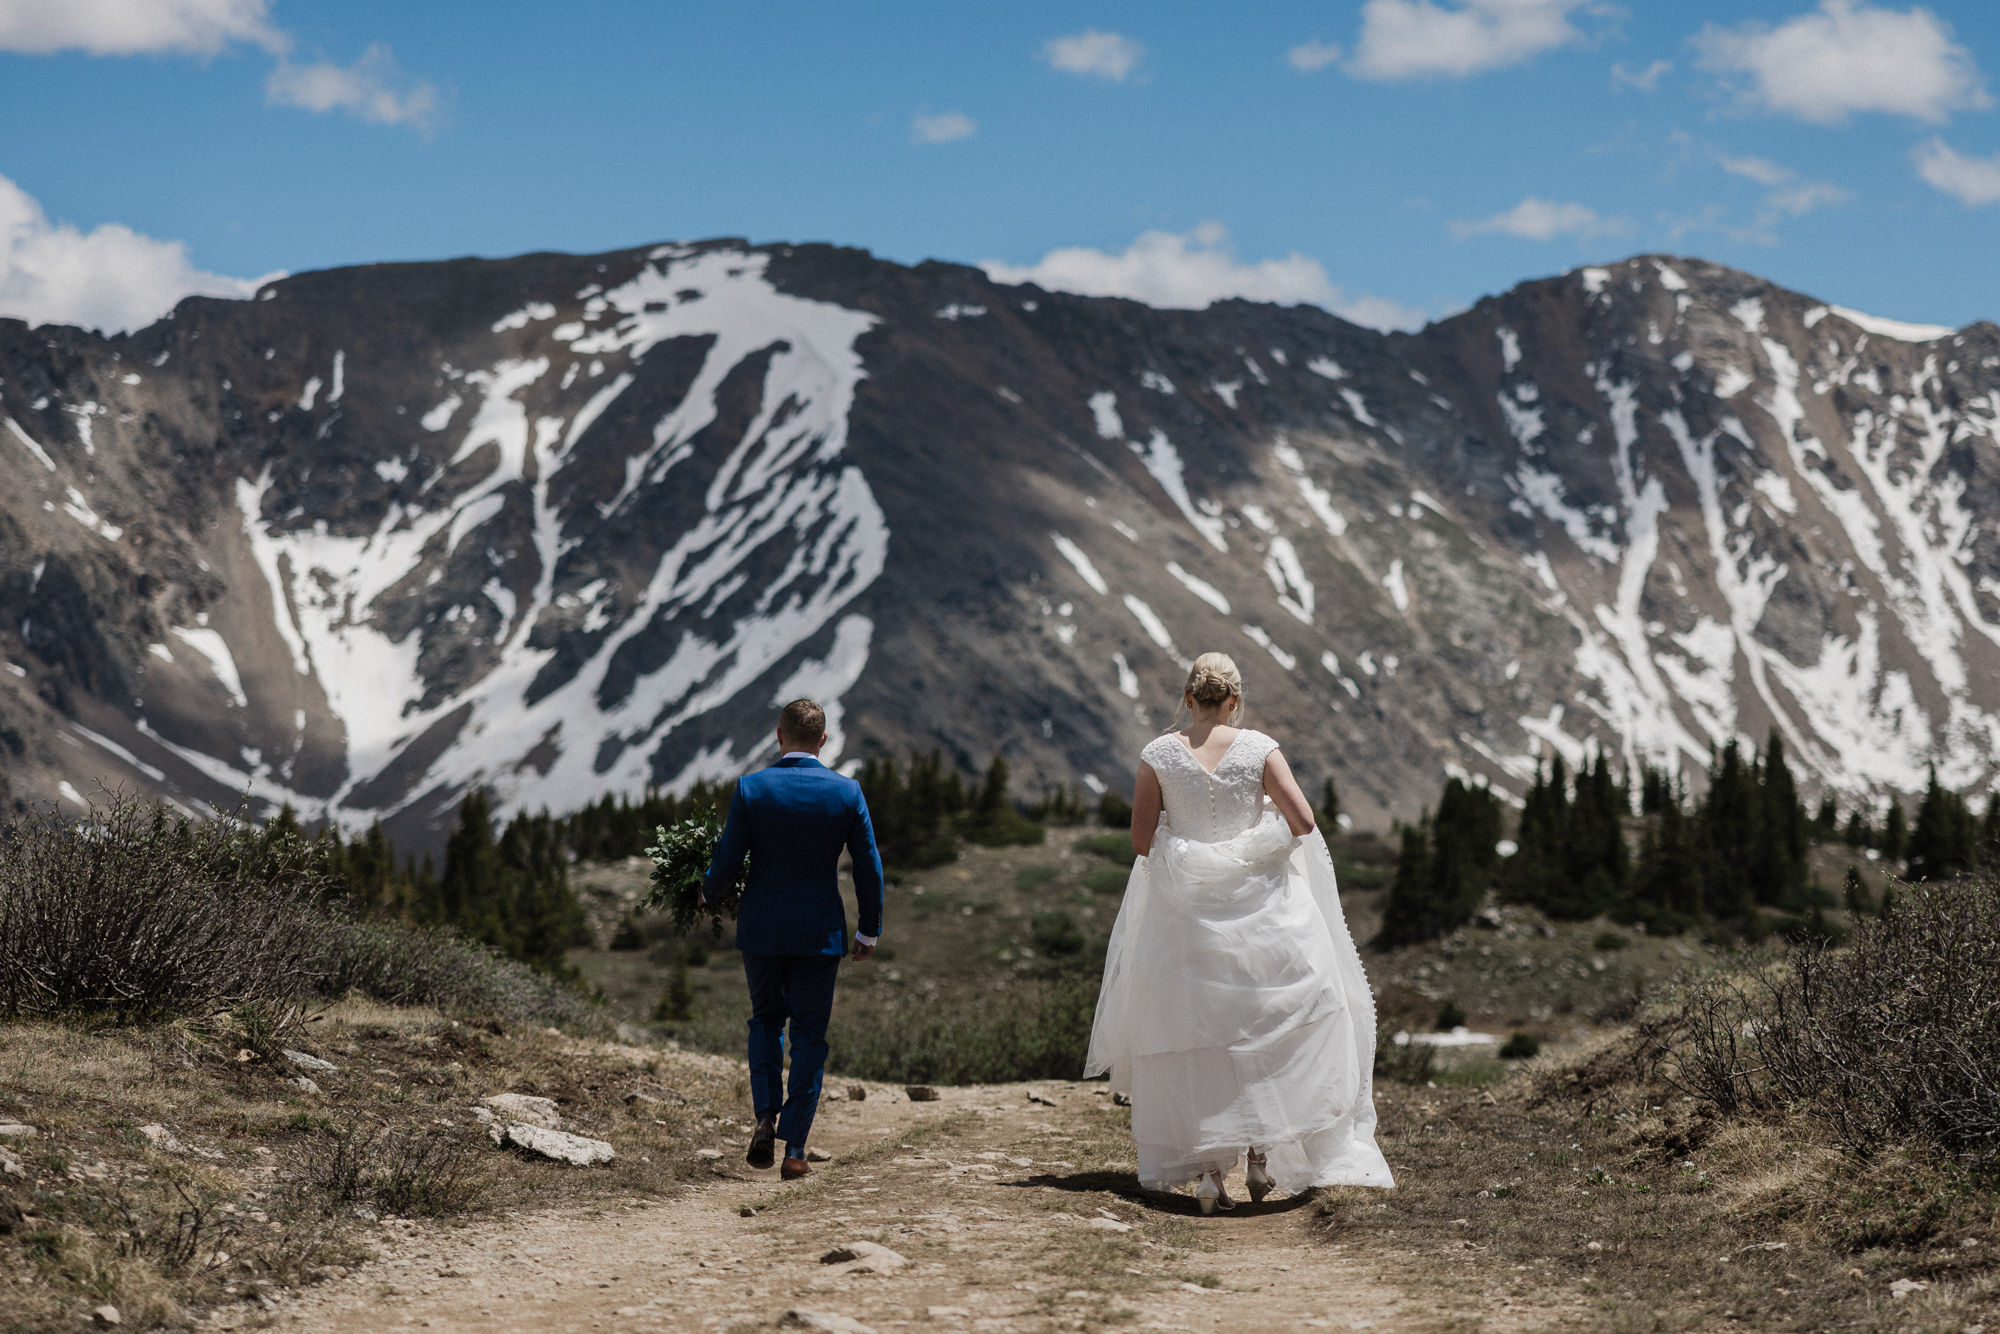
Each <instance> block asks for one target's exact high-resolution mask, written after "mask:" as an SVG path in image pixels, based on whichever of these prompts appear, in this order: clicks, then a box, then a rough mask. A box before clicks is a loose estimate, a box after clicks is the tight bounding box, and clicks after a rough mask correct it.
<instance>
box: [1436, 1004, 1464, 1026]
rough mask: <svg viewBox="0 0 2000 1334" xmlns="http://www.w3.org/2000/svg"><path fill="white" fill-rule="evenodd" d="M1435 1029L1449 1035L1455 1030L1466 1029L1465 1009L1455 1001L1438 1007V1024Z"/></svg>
mask: <svg viewBox="0 0 2000 1334" xmlns="http://www.w3.org/2000/svg"><path fill="white" fill-rule="evenodd" d="M1434 1027H1435V1028H1436V1030H1437V1031H1438V1032H1440V1033H1449V1032H1450V1031H1451V1030H1452V1029H1454V1028H1463V1027H1465V1007H1464V1006H1462V1005H1460V1004H1459V1003H1458V1002H1457V1001H1455V1000H1447V1001H1446V1002H1445V1003H1444V1004H1442V1005H1440V1006H1438V1012H1437V1023H1436V1024H1435V1025H1434Z"/></svg>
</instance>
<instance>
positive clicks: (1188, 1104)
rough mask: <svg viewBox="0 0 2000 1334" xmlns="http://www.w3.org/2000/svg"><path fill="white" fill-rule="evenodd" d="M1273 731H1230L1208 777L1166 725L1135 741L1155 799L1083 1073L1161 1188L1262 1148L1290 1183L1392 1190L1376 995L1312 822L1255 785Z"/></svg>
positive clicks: (1283, 1183) (1273, 745)
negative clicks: (1158, 805)
mask: <svg viewBox="0 0 2000 1334" xmlns="http://www.w3.org/2000/svg"><path fill="white" fill-rule="evenodd" d="M1277 748H1278V743H1277V742H1275V741H1273V740H1272V739H1271V738H1270V737H1268V736H1265V735H1264V734H1263V733H1261V732H1253V731H1249V730H1247V729H1246V730H1244V731H1242V732H1239V733H1237V735H1236V738H1235V739H1234V740H1233V741H1232V742H1231V743H1230V745H1229V748H1228V750H1227V752H1226V753H1225V754H1224V755H1223V757H1222V759H1221V760H1220V761H1219V762H1218V763H1217V765H1216V767H1215V770H1214V772H1213V773H1211V772H1209V771H1208V770H1206V769H1204V768H1203V767H1202V766H1201V763H1200V762H1199V761H1198V760H1197V759H1196V758H1195V757H1194V754H1193V752H1192V751H1190V750H1189V749H1188V748H1187V746H1186V745H1185V744H1184V743H1183V742H1182V741H1181V740H1180V739H1179V738H1178V737H1175V736H1172V735H1168V736H1163V737H1159V738H1157V739H1156V740H1154V741H1153V742H1152V743H1151V744H1149V745H1148V746H1147V747H1146V749H1145V751H1144V752H1143V753H1142V756H1141V758H1143V759H1144V760H1145V761H1146V763H1147V764H1149V765H1150V766H1152V769H1153V771H1154V773H1156V774H1157V775H1158V776H1159V780H1160V788H1161V792H1162V794H1163V795H1164V797H1165V805H1166V809H1165V813H1164V814H1163V815H1162V817H1161V821H1160V827H1159V831H1158V833H1157V834H1156V835H1155V837H1154V840H1153V847H1152V851H1151V852H1150V854H1148V855H1147V856H1145V857H1142V858H1140V859H1139V860H1138V862H1137V863H1135V864H1134V866H1133V867H1132V875H1131V879H1130V881H1129V882H1128V884H1127V887H1126V891H1125V900H1124V903H1123V904H1122V905H1121V907H1120V908H1119V911H1118V920H1117V923H1116V924H1115V925H1114V926H1113V927H1112V931H1111V944H1110V949H1109V952H1108V954H1107V955H1106V958H1105V964H1104V986H1103V990H1102V992H1101V993H1100V994H1099V996H1098V1001H1097V1017H1096V1022H1095V1025H1094V1027H1093V1028H1092V1030H1091V1036H1090V1054H1089V1058H1088V1062H1087V1065H1086V1068H1085V1071H1084V1073H1085V1075H1086V1076H1095V1075H1100V1074H1108V1075H1110V1077H1111V1085H1112V1087H1113V1088H1114V1089H1116V1090H1118V1091H1120V1092H1123V1093H1126V1094H1127V1095H1128V1096H1129V1097H1130V1098H1131V1101H1132V1138H1133V1140H1134V1142H1135V1143H1136V1145H1137V1148H1138V1155H1139V1179H1140V1181H1141V1182H1142V1183H1143V1184H1145V1185H1147V1186H1150V1187H1154V1188H1157V1189H1172V1188H1174V1187H1177V1186H1180V1185H1183V1184H1185V1183H1186V1182H1188V1181H1190V1180H1193V1179H1194V1178H1195V1177H1198V1176H1200V1175H1202V1174H1204V1173H1206V1172H1210V1171H1221V1172H1227V1171H1229V1170H1230V1169H1231V1168H1232V1167H1234V1166H1235V1165H1236V1163H1237V1162H1238V1161H1239V1160H1240V1158H1241V1156H1242V1154H1243V1152H1244V1150H1246V1149H1257V1150H1261V1151H1262V1152H1263V1153H1264V1154H1265V1156H1266V1159H1267V1162H1268V1171H1269V1173H1270V1176H1271V1178H1272V1180H1274V1181H1275V1182H1276V1184H1277V1185H1278V1187H1279V1188H1280V1189H1282V1190H1285V1191H1290V1192H1298V1191H1301V1190H1305V1189H1308V1188H1310V1187H1313V1186H1326V1185H1363V1186H1390V1185H1393V1184H1394V1182H1393V1180H1392V1178H1391V1176H1390V1173H1389V1165H1388V1163H1387V1162H1386V1161H1384V1159H1383V1157H1382V1152H1381V1150H1380V1149H1378V1148H1377V1147H1376V1145H1375V1103H1374V1092H1373V1079H1372V1068H1373V1065H1374V1058H1375V1004H1374V1000H1373V998H1372V997H1371V996H1370V995H1369V992H1368V980H1367V978H1366V976H1365V975H1364V974H1363V973H1362V970H1361V957H1360V955H1359V953H1358V952H1357V951H1356V950H1355V948H1354V940H1353V937H1352V936H1350V935H1349V934H1348V930H1347V922H1346V919H1345V917H1344V916H1343V914H1342V913H1341V909H1340V896H1339V891H1338V889H1337V887H1336V885H1335V881H1334V872H1333V859H1332V857H1331V856H1330V855H1329V853H1328V852H1327V847H1326V840H1325V839H1324V838H1323V837H1321V835H1320V834H1319V832H1318V831H1317V830H1315V831H1313V832H1312V833H1310V834H1307V835H1305V836H1304V837H1303V838H1295V837H1293V835H1292V833H1291V830H1290V829H1289V828H1288V827H1287V826H1286V824H1285V822H1284V820H1283V819H1282V818H1281V817H1280V816H1279V814H1278V813H1277V811H1276V810H1275V809H1274V808H1273V807H1272V806H1271V804H1270V802H1269V801H1268V800H1267V799H1266V798H1265V797H1264V794H1263V781H1264V762H1265V760H1266V759H1267V758H1268V757H1269V756H1270V754H1271V752H1272V751H1274V750H1276V749H1277Z"/></svg>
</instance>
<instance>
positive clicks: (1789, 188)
mask: <svg viewBox="0 0 2000 1334" xmlns="http://www.w3.org/2000/svg"><path fill="white" fill-rule="evenodd" d="M1715 161H1716V165H1717V166H1719V167H1721V168H1722V169H1723V170H1724V171H1726V172H1728V173H1729V174H1730V175H1732V176H1741V177H1742V178H1743V179H1745V180H1747V181H1755V182H1757V184H1759V185H1762V186H1767V187H1769V193H1767V194H1766V195H1765V196H1764V212H1763V214H1761V215H1760V217H1759V222H1760V224H1763V225H1768V224H1769V223H1772V222H1775V221H1777V217H1778V215H1780V214H1789V215H1790V216H1792V217H1800V216H1803V215H1804V214H1807V213H1810V212H1812V211H1813V210H1814V209H1816V208H1821V207H1823V206H1825V205H1827V204H1838V203H1842V202H1844V201H1845V200H1847V199H1850V198H1852V196H1851V195H1849V194H1848V192H1847V191H1845V190H1843V189H1841V188H1840V187H1839V186H1837V185H1834V184H1831V183H1830V182H1827V181H1810V180H1807V179H1806V178H1805V177H1803V176H1801V175H1799V174H1798V173H1797V172H1796V171H1793V170H1792V169H1791V168H1790V167H1785V166H1780V165H1779V164H1778V163H1776V162H1773V161H1771V160H1770V159H1769V158H1761V157H1747V156H1746V157H1733V156H1731V155H1730V154H1728V153H1717V154H1716V156H1715Z"/></svg>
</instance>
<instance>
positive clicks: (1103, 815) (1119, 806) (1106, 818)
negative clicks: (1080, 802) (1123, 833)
mask: <svg viewBox="0 0 2000 1334" xmlns="http://www.w3.org/2000/svg"><path fill="white" fill-rule="evenodd" d="M1097 823H1099V824H1101V825H1103V826H1104V827H1105V828H1106V829H1129V828H1131V825H1132V803H1131V802H1129V801H1127V800H1125V798H1123V797H1121V796H1119V795H1118V794H1117V793H1116V792H1106V793H1105V794H1104V795H1103V796H1101V797H1099V798H1098V799H1097Z"/></svg>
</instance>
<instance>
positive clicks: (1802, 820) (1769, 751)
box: [1751, 727, 1810, 909]
mask: <svg viewBox="0 0 2000 1334" xmlns="http://www.w3.org/2000/svg"><path fill="white" fill-rule="evenodd" d="M1757 777H1758V780H1759V782H1758V787H1759V794H1760V796H1761V797H1762V799H1763V800H1762V806H1763V810H1762V812H1761V818H1760V820H1759V824H1760V826H1761V828H1760V831H1759V832H1760V834H1761V837H1760V838H1759V839H1758V841H1757V842H1756V843H1755V844H1754V845H1753V846H1752V852H1751V855H1752V857H1753V859H1754V862H1755V865H1754V868H1753V870H1752V875H1753V876H1754V877H1755V880H1754V882H1753V883H1754V885H1755V887H1756V891H1757V897H1758V899H1759V900H1760V901H1761V902H1764V903H1772V904H1776V905H1778V906H1780V907H1783V908H1786V909H1799V908H1803V907H1805V906H1806V900H1807V898H1808V897H1809V895H1808V892H1807V890H1808V885H1807V878H1808V875H1809V873H1810V868H1809V867H1808V866H1807V863H1806V849H1807V845H1808V842H1809V840H1808V838H1807V835H1806V811H1805V807H1804V806H1803V805H1801V804H1800V802H1799V789H1798V784H1797V783H1795V782H1794V781H1793V779H1792V771H1791V768H1790V766H1788V765H1787V764H1786V763H1785V743H1784V742H1783V741H1782V740H1780V739H1779V736H1778V729H1777V728H1775V727H1773V728H1772V729H1771V731H1770V736H1769V739H1768V740H1767V741H1766V743H1765V747H1764V762H1763V764H1762V766H1761V767H1760V768H1759V771H1758V775H1757Z"/></svg>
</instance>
